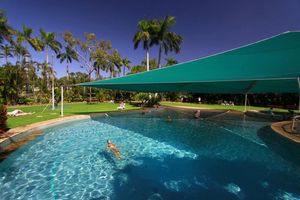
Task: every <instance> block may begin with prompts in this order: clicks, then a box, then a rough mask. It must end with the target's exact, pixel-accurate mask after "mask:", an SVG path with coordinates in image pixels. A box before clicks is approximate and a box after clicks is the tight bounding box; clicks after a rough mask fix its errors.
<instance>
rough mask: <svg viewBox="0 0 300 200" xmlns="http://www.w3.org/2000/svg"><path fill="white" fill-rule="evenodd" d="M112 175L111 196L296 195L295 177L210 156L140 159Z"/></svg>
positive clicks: (255, 165) (226, 196) (254, 197)
mask: <svg viewBox="0 0 300 200" xmlns="http://www.w3.org/2000/svg"><path fill="white" fill-rule="evenodd" d="M140 159H141V160H142V161H143V162H142V164H141V165H139V166H135V165H127V166H126V167H125V168H124V169H123V170H121V171H119V172H118V173H116V174H115V177H116V178H115V182H114V187H113V191H114V196H112V199H124V200H126V199H172V200H173V199H174V200H176V199H180V200H182V199H191V200H193V199H195V200H196V199H225V200H226V199H274V198H275V197H276V196H277V195H279V194H278V191H289V192H290V193H293V194H294V195H295V194H297V192H298V194H297V195H300V194H299V191H300V183H299V179H297V177H294V176H290V175H289V176H288V175H286V174H284V173H281V172H279V171H275V170H274V171H269V169H266V168H265V167H264V166H262V165H260V164H258V163H251V162H248V161H236V160H235V161H226V160H220V159H212V158H201V159H198V160H192V159H185V158H180V159H179V158H171V157H168V158H164V159H163V160H157V159H152V158H140ZM283 180H284V181H283Z"/></svg>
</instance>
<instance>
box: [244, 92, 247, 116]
mask: <svg viewBox="0 0 300 200" xmlns="http://www.w3.org/2000/svg"><path fill="white" fill-rule="evenodd" d="M247 100H248V94H247V93H246V94H245V109H244V112H246V111H247Z"/></svg>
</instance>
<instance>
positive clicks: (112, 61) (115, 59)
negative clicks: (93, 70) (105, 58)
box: [107, 49, 122, 78]
mask: <svg viewBox="0 0 300 200" xmlns="http://www.w3.org/2000/svg"><path fill="white" fill-rule="evenodd" d="M121 66H122V58H121V55H120V54H119V52H118V51H117V50H116V49H114V50H113V51H112V54H111V55H110V56H109V64H108V68H107V71H109V72H110V77H111V78H113V77H115V76H116V73H120V72H121Z"/></svg>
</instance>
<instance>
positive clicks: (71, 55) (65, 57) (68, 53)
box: [57, 45, 78, 80]
mask: <svg viewBox="0 0 300 200" xmlns="http://www.w3.org/2000/svg"><path fill="white" fill-rule="evenodd" d="M57 58H58V59H59V60H60V63H62V62H64V61H66V62H67V67H66V72H67V80H69V73H70V72H69V63H72V61H73V60H76V61H78V56H77V53H76V52H75V51H74V50H73V49H72V48H71V46H69V45H68V46H66V47H65V52H62V53H60V54H58V55H57Z"/></svg>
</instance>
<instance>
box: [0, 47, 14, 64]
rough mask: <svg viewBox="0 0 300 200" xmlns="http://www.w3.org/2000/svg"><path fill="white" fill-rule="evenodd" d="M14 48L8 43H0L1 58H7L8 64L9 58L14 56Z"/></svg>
mask: <svg viewBox="0 0 300 200" xmlns="http://www.w3.org/2000/svg"><path fill="white" fill-rule="evenodd" d="M12 50H13V49H12V47H11V46H9V45H7V44H5V45H0V51H1V52H0V58H5V63H6V65H7V64H8V58H9V57H13V54H12Z"/></svg>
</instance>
